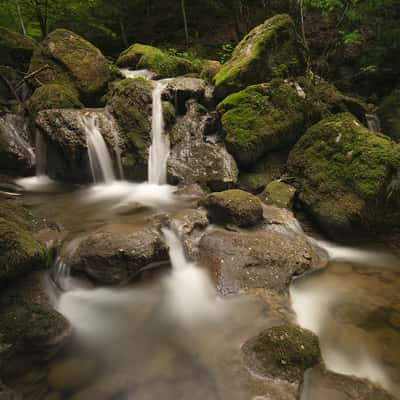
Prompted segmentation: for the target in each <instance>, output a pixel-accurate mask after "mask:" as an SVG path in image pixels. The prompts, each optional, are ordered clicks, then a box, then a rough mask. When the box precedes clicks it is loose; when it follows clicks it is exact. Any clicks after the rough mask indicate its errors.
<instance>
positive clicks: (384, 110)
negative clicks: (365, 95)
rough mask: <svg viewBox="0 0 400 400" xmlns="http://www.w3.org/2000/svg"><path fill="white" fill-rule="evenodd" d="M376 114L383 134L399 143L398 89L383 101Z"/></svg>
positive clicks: (399, 106) (399, 113) (399, 90)
mask: <svg viewBox="0 0 400 400" xmlns="http://www.w3.org/2000/svg"><path fill="white" fill-rule="evenodd" d="M378 114H379V117H380V119H381V124H382V129H383V132H385V133H386V134H387V135H389V136H390V137H391V138H392V139H393V140H395V141H396V142H400V89H395V90H394V91H393V92H392V93H391V94H390V95H389V96H387V97H385V98H384V99H383V101H382V103H381V104H380V106H379V110H378Z"/></svg>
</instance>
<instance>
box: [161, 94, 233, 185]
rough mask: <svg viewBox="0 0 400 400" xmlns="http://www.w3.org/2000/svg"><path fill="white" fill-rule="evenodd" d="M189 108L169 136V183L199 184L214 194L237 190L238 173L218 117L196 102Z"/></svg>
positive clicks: (190, 104) (188, 105)
mask: <svg viewBox="0 0 400 400" xmlns="http://www.w3.org/2000/svg"><path fill="white" fill-rule="evenodd" d="M187 108H188V111H187V113H186V115H185V116H183V117H181V118H179V119H178V121H177V123H176V124H175V125H174V126H173V128H172V129H171V131H170V132H169V136H170V142H171V151H170V156H169V159H168V181H169V182H170V183H171V184H178V183H181V184H185V185H188V184H193V183H198V184H199V185H201V186H202V187H204V188H210V189H211V190H224V189H228V188H231V187H233V186H234V185H235V184H236V182H237V176H238V169H237V166H236V163H235V160H234V159H233V157H232V156H231V155H230V154H229V153H228V152H227V151H226V149H225V146H224V144H223V143H222V142H221V141H220V140H219V138H218V136H217V133H218V130H217V127H216V125H217V118H216V115H215V114H213V113H209V112H208V111H207V110H206V109H205V108H204V107H203V106H201V105H199V104H198V103H197V102H195V101H192V100H189V102H188V103H187Z"/></svg>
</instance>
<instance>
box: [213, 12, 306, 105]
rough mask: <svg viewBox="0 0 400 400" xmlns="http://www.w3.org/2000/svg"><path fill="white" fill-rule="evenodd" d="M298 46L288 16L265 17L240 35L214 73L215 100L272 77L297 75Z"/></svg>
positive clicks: (299, 67) (301, 63) (299, 65)
mask: <svg viewBox="0 0 400 400" xmlns="http://www.w3.org/2000/svg"><path fill="white" fill-rule="evenodd" d="M300 49H301V46H300V44H299V43H298V39H297V34H296V29H295V25H294V22H293V20H292V18H291V17H290V16H289V15H286V14H281V15H275V16H274V17H272V18H270V19H267V20H266V21H265V22H264V23H263V24H261V25H258V26H256V27H255V28H254V29H253V30H252V31H250V32H249V33H248V34H247V35H246V36H245V37H244V39H243V40H242V41H241V42H240V43H239V44H238V45H237V47H236V48H235V50H234V52H233V54H232V58H231V59H230V60H229V61H228V62H227V63H226V64H224V65H223V66H222V68H221V70H220V71H219V72H218V73H217V75H216V76H215V78H214V81H215V86H216V97H217V99H218V100H221V99H223V98H224V97H226V96H227V95H229V94H231V93H233V92H237V91H239V90H242V89H244V88H245V87H247V86H249V85H253V84H256V83H262V82H268V81H270V80H271V79H272V78H276V77H279V76H296V75H297V74H301V72H302V70H303V68H304V61H303V56H302V54H301V51H300Z"/></svg>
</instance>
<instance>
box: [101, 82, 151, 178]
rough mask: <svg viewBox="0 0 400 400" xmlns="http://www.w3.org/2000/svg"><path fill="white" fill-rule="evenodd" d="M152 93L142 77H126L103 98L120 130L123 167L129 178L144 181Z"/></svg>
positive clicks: (149, 138) (149, 141)
mask: <svg viewBox="0 0 400 400" xmlns="http://www.w3.org/2000/svg"><path fill="white" fill-rule="evenodd" d="M152 90H153V86H152V84H151V82H149V81H147V80H145V79H143V78H136V79H131V78H127V79H124V80H122V81H119V82H116V83H113V84H112V85H111V87H110V90H109V92H108V93H107V96H106V101H107V108H108V109H109V110H110V112H111V113H112V114H113V116H114V117H115V119H116V121H117V122H118V125H119V127H120V131H121V161H122V167H123V169H124V173H125V176H126V177H127V178H130V179H135V180H145V179H146V178H147V159H148V148H149V146H150V144H151V116H152Z"/></svg>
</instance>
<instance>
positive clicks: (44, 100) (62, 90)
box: [28, 83, 83, 119]
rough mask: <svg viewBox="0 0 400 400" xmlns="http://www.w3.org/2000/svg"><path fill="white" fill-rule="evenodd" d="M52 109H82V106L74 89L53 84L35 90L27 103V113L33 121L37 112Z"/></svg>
mask: <svg viewBox="0 0 400 400" xmlns="http://www.w3.org/2000/svg"><path fill="white" fill-rule="evenodd" d="M54 108H83V104H82V103H81V102H80V101H79V99H78V96H77V93H76V92H75V91H74V89H71V87H69V86H67V85H61V84H54V83H49V84H46V85H43V86H40V87H39V88H37V89H36V90H35V92H34V93H33V95H32V97H31V98H30V99H29V101H28V109H29V113H30V115H31V117H32V118H33V119H35V118H36V115H37V113H38V112H39V111H41V110H50V109H54Z"/></svg>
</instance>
